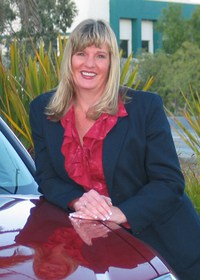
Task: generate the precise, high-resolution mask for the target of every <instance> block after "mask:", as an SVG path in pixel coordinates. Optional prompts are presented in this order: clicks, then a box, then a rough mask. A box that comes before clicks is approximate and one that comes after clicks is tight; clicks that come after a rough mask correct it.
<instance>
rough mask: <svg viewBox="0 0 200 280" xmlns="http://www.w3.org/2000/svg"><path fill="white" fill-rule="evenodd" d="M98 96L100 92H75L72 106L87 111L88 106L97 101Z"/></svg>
mask: <svg viewBox="0 0 200 280" xmlns="http://www.w3.org/2000/svg"><path fill="white" fill-rule="evenodd" d="M100 96H101V95H100V94H94V93H93V94H91V93H90V94H88V92H86V93H84V94H83V93H81V94H80V93H76V96H75V98H74V107H75V108H76V109H80V110H81V111H82V112H87V111H88V109H89V108H91V107H92V106H94V105H95V104H96V103H97V102H98V100H99V98H100Z"/></svg>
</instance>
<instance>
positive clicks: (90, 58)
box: [85, 56, 95, 68]
mask: <svg viewBox="0 0 200 280" xmlns="http://www.w3.org/2000/svg"><path fill="white" fill-rule="evenodd" d="M85 65H86V66H87V67H89V68H93V67H95V58H94V57H93V56H88V57H87V59H86V60H85Z"/></svg>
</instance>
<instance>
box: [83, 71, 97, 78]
mask: <svg viewBox="0 0 200 280" xmlns="http://www.w3.org/2000/svg"><path fill="white" fill-rule="evenodd" d="M82 74H83V75H84V76H88V77H94V76H96V74H95V73H89V72H82Z"/></svg>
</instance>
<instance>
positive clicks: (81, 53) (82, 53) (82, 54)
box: [75, 52, 85, 56]
mask: <svg viewBox="0 0 200 280" xmlns="http://www.w3.org/2000/svg"><path fill="white" fill-rule="evenodd" d="M75 55H77V56H84V55H85V53H84V52H77V53H75Z"/></svg>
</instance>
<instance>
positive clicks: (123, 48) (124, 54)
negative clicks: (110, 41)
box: [120, 40, 128, 58]
mask: <svg viewBox="0 0 200 280" xmlns="http://www.w3.org/2000/svg"><path fill="white" fill-rule="evenodd" d="M120 50H121V51H122V57H124V58H127V57H128V40H120Z"/></svg>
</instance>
